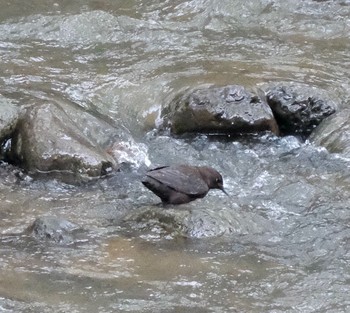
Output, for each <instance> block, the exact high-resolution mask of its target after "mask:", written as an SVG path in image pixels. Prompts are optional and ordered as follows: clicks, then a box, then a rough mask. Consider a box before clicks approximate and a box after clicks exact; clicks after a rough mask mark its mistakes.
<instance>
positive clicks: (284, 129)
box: [266, 86, 336, 136]
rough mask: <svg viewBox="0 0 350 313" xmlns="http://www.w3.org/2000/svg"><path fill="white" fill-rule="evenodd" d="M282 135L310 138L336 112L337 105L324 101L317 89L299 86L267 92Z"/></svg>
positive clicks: (267, 97) (277, 87) (278, 87)
mask: <svg viewBox="0 0 350 313" xmlns="http://www.w3.org/2000/svg"><path fill="white" fill-rule="evenodd" d="M266 99H267V103H268V104H269V106H270V107H271V109H272V111H273V114H274V115H275V118H276V120H277V123H278V126H279V129H280V130H281V133H282V134H298V135H303V136H308V135H310V134H311V132H312V131H313V130H314V128H315V127H316V126H317V125H319V124H320V123H321V121H322V120H323V119H324V118H326V117H327V116H329V115H331V114H333V113H334V112H335V110H336V106H335V104H333V103H331V102H330V101H326V100H324V99H322V98H321V97H320V96H319V95H317V94H316V91H315V89H312V88H306V87H299V86H294V87H293V86H276V87H272V88H270V89H269V90H268V91H267V92H266Z"/></svg>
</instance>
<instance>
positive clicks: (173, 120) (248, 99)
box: [162, 85, 278, 134]
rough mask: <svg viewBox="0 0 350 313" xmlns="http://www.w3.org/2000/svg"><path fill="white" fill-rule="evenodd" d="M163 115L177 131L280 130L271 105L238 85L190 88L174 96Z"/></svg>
mask: <svg viewBox="0 0 350 313" xmlns="http://www.w3.org/2000/svg"><path fill="white" fill-rule="evenodd" d="M162 115H163V118H164V121H165V124H166V126H170V129H171V131H172V133H174V134H183V133H193V132H194V133H197V132H198V133H209V134H211V133H214V134H235V133H253V132H257V131H272V132H274V133H278V127H277V124H276V121H275V119H274V116H273V114H272V111H271V109H270V107H269V106H268V105H267V104H266V103H265V102H264V101H263V100H262V99H261V98H260V97H259V96H257V95H254V94H252V93H251V92H249V91H247V90H246V89H245V88H244V87H242V86H237V85H232V86H226V87H211V88H202V89H198V90H195V91H190V92H187V93H185V94H182V95H180V96H178V97H177V98H176V99H174V100H173V101H172V102H171V103H170V105H169V107H167V108H166V109H164V110H163V112H162Z"/></svg>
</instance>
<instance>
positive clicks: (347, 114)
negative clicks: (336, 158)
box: [309, 109, 350, 157]
mask: <svg viewBox="0 0 350 313" xmlns="http://www.w3.org/2000/svg"><path fill="white" fill-rule="evenodd" d="M309 139H310V141H311V142H313V143H315V144H316V145H319V146H323V147H325V148H326V149H327V150H328V151H329V152H333V153H341V154H343V155H344V156H347V157H350V110H349V109H345V110H342V111H341V112H339V113H337V114H334V115H333V116H330V117H328V118H327V119H325V120H324V121H323V122H322V123H321V124H320V125H319V126H318V127H317V128H316V129H315V131H314V132H313V133H312V134H311V136H310V138H309Z"/></svg>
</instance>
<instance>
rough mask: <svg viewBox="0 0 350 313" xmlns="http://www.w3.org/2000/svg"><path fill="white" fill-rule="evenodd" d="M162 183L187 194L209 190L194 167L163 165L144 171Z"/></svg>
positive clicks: (201, 193) (199, 193)
mask: <svg viewBox="0 0 350 313" xmlns="http://www.w3.org/2000/svg"><path fill="white" fill-rule="evenodd" d="M146 175H147V176H149V177H152V178H154V179H156V180H158V181H159V182H161V183H162V184H165V185H167V186H169V187H170V188H172V189H174V190H176V191H178V192H181V193H185V194H188V195H203V194H206V193H207V192H208V190H209V188H208V186H207V184H206V183H205V181H204V180H203V179H202V178H201V177H200V176H199V173H198V171H197V170H196V169H195V168H192V167H189V166H181V165H179V166H163V167H158V168H155V169H152V170H150V171H148V172H147V173H146Z"/></svg>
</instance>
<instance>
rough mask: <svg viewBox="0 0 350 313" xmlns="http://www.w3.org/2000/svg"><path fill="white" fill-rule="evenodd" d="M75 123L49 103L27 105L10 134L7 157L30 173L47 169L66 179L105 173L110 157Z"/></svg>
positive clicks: (107, 169) (74, 180) (111, 166)
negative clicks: (28, 106) (22, 116)
mask: <svg viewBox="0 0 350 313" xmlns="http://www.w3.org/2000/svg"><path fill="white" fill-rule="evenodd" d="M91 120H94V123H95V124H96V118H94V117H93V116H91ZM91 124H92V122H91ZM78 125H79V124H78V123H76V121H74V120H72V118H71V117H70V115H68V114H67V113H66V112H65V111H64V110H63V109H61V108H60V107H59V106H56V105H54V104H52V103H47V104H44V105H38V106H35V107H32V108H30V109H29V110H28V111H27V113H26V115H25V116H24V118H23V119H22V120H21V121H20V122H19V123H18V126H17V129H16V132H15V134H14V136H13V140H12V146H11V151H10V156H11V159H12V160H13V161H14V162H16V163H17V164H19V165H20V166H21V167H23V168H24V169H26V170H28V171H29V172H31V173H33V174H35V173H50V174H53V175H55V177H58V178H60V179H62V180H63V181H65V182H69V183H77V182H80V181H82V180H86V179H88V178H93V177H100V176H101V175H105V174H107V173H108V172H109V171H111V170H112V168H113V167H114V165H115V162H114V160H113V158H112V157H111V156H110V155H109V154H107V152H105V151H104V150H103V149H102V148H101V147H100V146H99V145H98V144H97V143H96V142H95V141H94V140H92V139H90V138H89V137H87V136H86V135H85V134H84V132H83V131H82V130H81V129H80V128H79V127H78ZM89 125H90V124H89ZM103 126H104V125H103V124H102V122H101V123H100V127H101V130H103Z"/></svg>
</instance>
